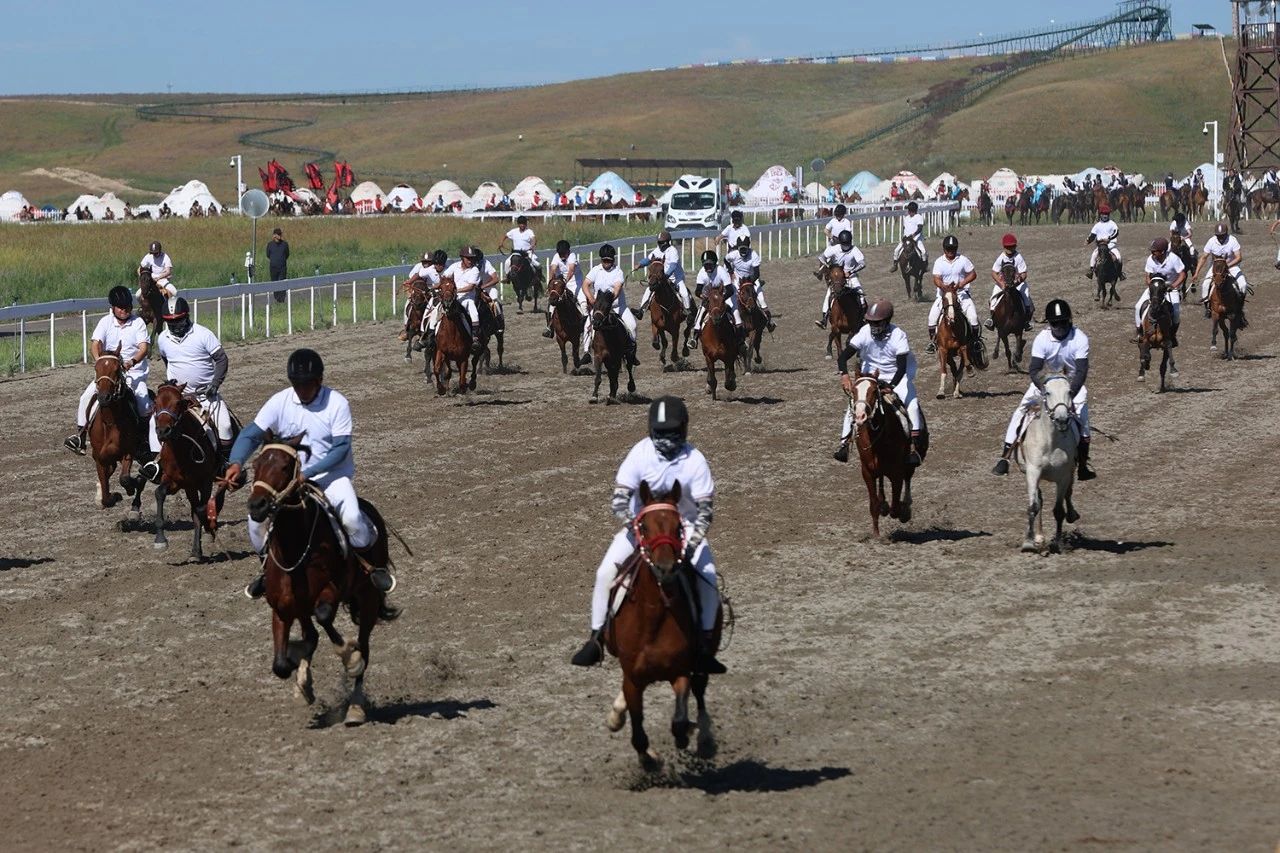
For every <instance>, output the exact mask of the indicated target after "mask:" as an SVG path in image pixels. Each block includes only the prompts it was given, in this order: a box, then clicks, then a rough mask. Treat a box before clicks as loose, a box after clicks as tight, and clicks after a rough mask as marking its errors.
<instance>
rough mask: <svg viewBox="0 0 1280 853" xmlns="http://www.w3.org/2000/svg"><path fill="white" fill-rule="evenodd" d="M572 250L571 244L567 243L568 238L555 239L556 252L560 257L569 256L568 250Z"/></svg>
mask: <svg viewBox="0 0 1280 853" xmlns="http://www.w3.org/2000/svg"><path fill="white" fill-rule="evenodd" d="M571 251H573V246H570V245H569V241H568V240H557V241H556V254H557V255H559V256H560V257H562V258H567V257H569V252H571Z"/></svg>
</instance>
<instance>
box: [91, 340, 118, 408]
mask: <svg viewBox="0 0 1280 853" xmlns="http://www.w3.org/2000/svg"><path fill="white" fill-rule="evenodd" d="M108 358H109V359H113V360H114V361H115V363H116V370H115V372H114V373H112V374H111V375H110V376H99V377H96V378H95V379H94V380H93V384H94V387H95V388H100V385H101V383H102V380H104V379H105V380H107V381H108V382H110V383H111V386H110V388H109V389H108V390H107V392H106V399H107V401H108V402H110V401H111V400H114V399H115V398H116V397H119V396H120V386H121V385H122V384H123V380H122V377H123V376H124V362H123V361H122V360H121V358H120V356H118V355H116V354H115V353H113V352H104V353H103V354H102V355H100V356H98V358H97V360H96V361H95V362H94V364H97V362H99V361H103V360H104V359H108Z"/></svg>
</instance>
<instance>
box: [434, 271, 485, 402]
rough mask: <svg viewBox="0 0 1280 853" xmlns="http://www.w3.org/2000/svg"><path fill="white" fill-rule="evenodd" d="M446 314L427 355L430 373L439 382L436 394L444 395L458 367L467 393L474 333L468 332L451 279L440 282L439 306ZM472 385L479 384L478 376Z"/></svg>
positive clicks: (460, 383)
mask: <svg viewBox="0 0 1280 853" xmlns="http://www.w3.org/2000/svg"><path fill="white" fill-rule="evenodd" d="M438 310H439V311H441V312H442V313H443V316H442V317H441V318H440V325H439V326H438V327H436V342H435V351H434V352H433V353H430V354H429V355H428V358H427V372H428V373H429V374H430V376H431V378H432V379H434V380H435V383H436V394H437V395H438V396H443V395H444V393H445V392H446V391H447V390H448V387H447V385H448V382H449V379H450V377H452V376H453V371H454V369H455V368H456V369H457V371H458V387H457V392H458V393H459V394H465V393H467V388H468V384H467V361H468V359H470V358H471V343H472V337H471V333H470V332H468V331H467V321H466V318H465V317H464V316H463V310H464V309H463V307H462V303H461V302H460V301H459V300H458V291H457V287H456V285H454V283H453V282H452V281H449V280H448V279H445V280H444V281H442V282H440V307H439V309H438ZM469 387H471V388H474V387H476V380H475V377H474V376H472V377H471V384H470V386H469Z"/></svg>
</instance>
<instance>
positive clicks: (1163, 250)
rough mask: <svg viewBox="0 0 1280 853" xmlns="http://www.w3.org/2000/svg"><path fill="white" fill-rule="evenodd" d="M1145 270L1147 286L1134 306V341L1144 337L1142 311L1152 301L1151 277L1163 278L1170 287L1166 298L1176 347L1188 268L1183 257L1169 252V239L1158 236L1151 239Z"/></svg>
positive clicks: (1173, 343) (1173, 342)
mask: <svg viewBox="0 0 1280 853" xmlns="http://www.w3.org/2000/svg"><path fill="white" fill-rule="evenodd" d="M1145 272H1146V286H1144V287H1143V288H1142V293H1141V294H1140V295H1139V296H1138V301H1137V303H1136V304H1135V305H1134V306H1133V325H1134V328H1135V329H1136V330H1137V337H1135V338H1134V340H1133V343H1137V342H1138V340H1139V339H1140V338H1141V337H1142V313H1143V309H1144V308H1145V307H1146V306H1147V303H1148V302H1150V301H1151V279H1152V278H1162V279H1164V282H1165V286H1166V287H1167V288H1168V291H1167V295H1166V298H1167V299H1168V300H1169V307H1170V309H1171V310H1172V313H1173V334H1172V337H1173V341H1172V345H1173V346H1175V347H1176V346H1177V345H1178V327H1179V326H1180V325H1182V284H1183V282H1185V281H1186V279H1187V268H1186V267H1185V266H1183V264H1182V258H1180V257H1178V256H1177V255H1174V254H1171V253H1170V252H1169V241H1168V240H1166V239H1165V238H1163V237H1157V238H1156V239H1154V240H1152V241H1151V254H1150V256H1148V257H1147V263H1146V267H1145Z"/></svg>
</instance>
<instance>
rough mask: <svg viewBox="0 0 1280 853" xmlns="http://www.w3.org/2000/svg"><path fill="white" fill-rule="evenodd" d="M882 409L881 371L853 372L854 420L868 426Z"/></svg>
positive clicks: (861, 425) (858, 424) (855, 422)
mask: <svg viewBox="0 0 1280 853" xmlns="http://www.w3.org/2000/svg"><path fill="white" fill-rule="evenodd" d="M879 410H880V371H878V370H873V371H872V372H871V373H858V372H855V373H854V374H853V422H854V424H855V425H856V426H858V427H863V426H867V425H868V422H869V421H871V420H872V419H873V418H874V417H875V416H876V415H877V414H878V413H879Z"/></svg>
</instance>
